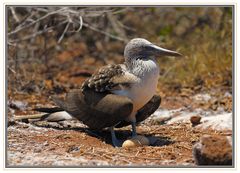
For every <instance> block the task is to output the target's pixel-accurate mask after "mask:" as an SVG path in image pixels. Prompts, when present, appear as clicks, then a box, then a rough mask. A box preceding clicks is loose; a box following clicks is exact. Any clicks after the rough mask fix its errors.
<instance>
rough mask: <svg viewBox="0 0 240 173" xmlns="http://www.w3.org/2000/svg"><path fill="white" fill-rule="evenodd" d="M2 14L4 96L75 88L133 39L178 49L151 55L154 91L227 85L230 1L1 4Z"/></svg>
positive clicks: (229, 82)
mask: <svg viewBox="0 0 240 173" xmlns="http://www.w3.org/2000/svg"><path fill="white" fill-rule="evenodd" d="M7 16H8V18H7V20H8V26H7V27H8V28H7V30H8V33H7V45H8V57H7V58H8V60H7V63H8V64H7V67H8V92H9V94H13V93H24V92H26V93H35V94H43V93H45V94H46V95H47V96H48V95H50V94H53V93H58V94H61V93H64V92H66V91H67V90H69V89H72V88H79V87H80V85H81V83H82V81H83V80H84V79H86V77H89V76H90V75H91V74H92V73H93V72H94V71H95V70H96V69H97V68H99V67H101V66H103V65H106V64H108V63H122V62H123V60H124V59H123V50H124V46H125V44H126V42H128V41H129V40H130V39H132V38H136V37H142V38H145V39H147V40H149V41H151V42H153V43H156V44H157V45H159V46H162V47H164V48H168V49H171V50H176V51H179V52H180V53H182V54H183V55H184V57H183V58H182V59H172V58H161V59H159V65H160V68H161V74H160V79H159V88H160V90H161V91H164V90H168V91H171V92H172V91H174V92H175V91H176V92H182V89H183V88H191V89H193V88H194V89H196V90H203V89H204V90H209V89H212V88H215V87H224V88H226V89H227V90H229V92H231V89H232V88H231V87H232V25H233V23H232V7H41V6H37V7H31V6H29V7H14V6H8V7H7Z"/></svg>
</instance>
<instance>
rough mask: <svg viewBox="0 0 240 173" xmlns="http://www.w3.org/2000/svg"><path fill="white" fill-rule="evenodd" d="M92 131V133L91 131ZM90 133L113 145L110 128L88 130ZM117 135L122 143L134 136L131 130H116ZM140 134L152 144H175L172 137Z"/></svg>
mask: <svg viewBox="0 0 240 173" xmlns="http://www.w3.org/2000/svg"><path fill="white" fill-rule="evenodd" d="M89 132H90V133H89ZM87 133H88V135H90V136H94V137H98V138H100V139H101V140H102V141H105V142H106V143H107V144H110V145H112V138H111V133H110V131H108V130H101V131H94V130H90V129H89V130H88V132H87ZM115 133H116V137H117V138H118V139H119V141H120V142H121V143H123V142H124V141H125V140H127V139H131V138H132V134H131V131H129V130H116V131H115ZM138 135H142V136H145V137H147V138H148V140H149V141H150V146H155V147H157V146H158V147H159V146H164V145H170V144H173V143H174V141H172V140H171V139H170V138H168V137H165V136H154V135H146V134H141V133H139V134H138Z"/></svg>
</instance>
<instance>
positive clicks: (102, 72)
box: [82, 64, 138, 92]
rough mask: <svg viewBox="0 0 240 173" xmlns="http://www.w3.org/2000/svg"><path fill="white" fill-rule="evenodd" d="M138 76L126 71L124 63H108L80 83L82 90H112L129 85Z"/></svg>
mask: <svg viewBox="0 0 240 173" xmlns="http://www.w3.org/2000/svg"><path fill="white" fill-rule="evenodd" d="M137 80H138V78H137V77H136V76H134V75H133V74H131V73H128V72H127V71H126V67H125V65H124V64H118V65H114V64H113V65H108V66H104V67H102V68H100V69H99V70H98V71H97V72H96V73H94V74H93V75H92V76H91V77H90V78H88V79H87V80H85V81H84V83H83V84H82V91H85V90H89V89H90V90H93V91H96V92H108V91H109V92H111V91H113V90H119V89H123V88H125V87H131V84H133V83H135V82H137Z"/></svg>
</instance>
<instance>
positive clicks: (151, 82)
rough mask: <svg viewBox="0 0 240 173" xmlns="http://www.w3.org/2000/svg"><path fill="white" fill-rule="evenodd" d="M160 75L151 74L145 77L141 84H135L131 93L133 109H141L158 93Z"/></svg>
mask: <svg viewBox="0 0 240 173" xmlns="http://www.w3.org/2000/svg"><path fill="white" fill-rule="evenodd" d="M158 75H159V73H157V72H156V73H151V74H149V75H146V76H144V77H143V78H142V79H141V80H140V81H139V83H136V84H134V85H133V86H132V87H131V89H130V93H129V98H130V99H132V100H133V109H134V111H138V110H139V109H141V108H142V107H143V106H144V105H145V104H146V103H147V102H148V101H149V100H150V99H151V98H152V97H153V96H154V94H155V93H156V89H157V83H158Z"/></svg>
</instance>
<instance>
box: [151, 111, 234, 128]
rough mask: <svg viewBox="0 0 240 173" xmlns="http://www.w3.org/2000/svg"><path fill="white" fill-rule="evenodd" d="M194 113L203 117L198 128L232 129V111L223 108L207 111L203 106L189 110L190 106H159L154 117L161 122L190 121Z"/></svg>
mask: <svg viewBox="0 0 240 173" xmlns="http://www.w3.org/2000/svg"><path fill="white" fill-rule="evenodd" d="M194 115H199V116H201V117H202V119H201V124H199V125H197V126H196V128H203V129H206V128H211V129H214V130H232V112H231V113H228V112H225V111H223V110H218V111H211V110H209V111H206V110H203V109H201V108H199V109H195V110H188V108H180V109H174V110H168V109H161V108H159V109H158V110H157V111H156V112H155V113H154V114H153V115H152V119H153V120H154V121H156V122H161V124H175V123H189V122H190V118H191V117H192V116H194Z"/></svg>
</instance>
